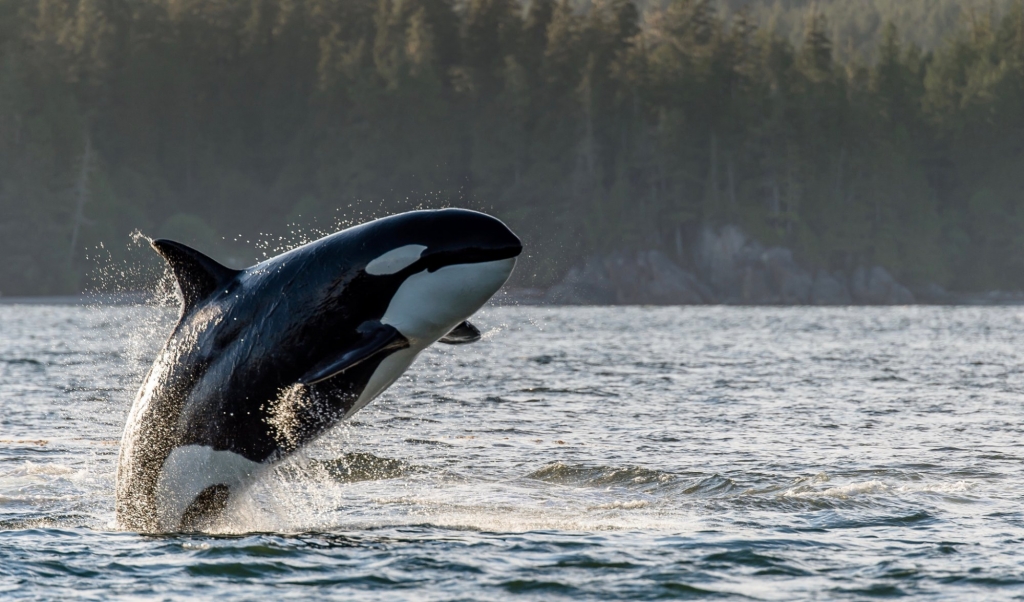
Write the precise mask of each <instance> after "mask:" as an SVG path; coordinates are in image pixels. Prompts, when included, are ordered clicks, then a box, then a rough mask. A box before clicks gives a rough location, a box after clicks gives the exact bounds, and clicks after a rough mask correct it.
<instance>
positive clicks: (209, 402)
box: [117, 209, 522, 531]
mask: <svg viewBox="0 0 1024 602" xmlns="http://www.w3.org/2000/svg"><path fill="white" fill-rule="evenodd" d="M413 244H415V245H423V246H425V247H426V250H425V251H424V252H423V254H422V256H421V257H420V258H419V259H418V260H417V261H416V262H415V263H413V264H411V265H409V266H407V267H405V268H404V269H402V270H401V271H399V272H397V273H394V274H390V275H371V274H368V273H367V272H366V271H365V268H366V266H367V264H368V263H369V262H370V261H372V260H374V259H376V258H378V257H380V256H381V255H383V254H385V253H387V252H388V251H391V250H393V249H396V248H399V247H402V246H405V245H413ZM152 246H153V247H154V248H155V249H156V250H157V252H159V253H160V254H161V255H162V256H163V257H164V258H165V259H166V260H167V262H168V264H169V265H170V267H171V270H172V271H173V273H174V276H175V278H176V279H177V282H178V285H179V289H180V292H181V295H182V298H183V307H182V313H181V317H180V319H179V321H178V323H177V324H176V325H175V327H174V330H173V331H172V333H171V335H170V338H169V339H168V341H167V343H166V344H165V345H164V347H163V349H162V350H161V352H160V353H159V355H158V357H157V359H156V361H155V362H154V365H153V368H152V369H151V370H150V373H149V375H148V376H147V378H146V381H145V383H144V384H143V387H142V389H141V390H140V392H139V397H138V398H137V400H136V403H135V407H133V410H132V416H130V417H129V423H128V425H127V426H126V430H125V435H124V439H123V441H122V448H121V457H120V459H119V464H118V475H117V520H118V522H119V523H120V524H121V525H122V526H123V527H125V528H128V529H132V530H138V531H153V530H155V528H156V524H155V521H156V518H155V515H156V500H155V499H154V498H155V489H156V482H157V478H158V476H159V473H160V469H161V467H162V465H163V462H164V460H165V459H166V458H167V456H168V454H169V453H170V452H171V450H173V449H174V448H176V447H179V446H182V445H189V444H195V445H202V446H208V447H211V448H212V449H214V450H228V451H231V452H234V453H236V454H239V455H241V456H243V457H245V458H247V459H249V460H252V461H253V462H258V463H269V462H273V461H275V460H277V459H279V458H282V457H284V456H285V455H287V454H289V453H291V452H293V451H295V450H296V449H298V448H299V447H301V446H302V445H303V444H305V443H307V442H309V441H310V440H312V439H314V438H315V437H317V436H318V435H320V434H321V433H323V432H324V431H325V430H326V429H328V428H330V427H331V426H333V425H334V424H335V423H337V421H338V420H340V418H341V417H343V416H344V415H345V413H346V412H347V411H348V410H350V409H351V408H352V406H353V404H354V403H355V401H356V400H357V399H358V397H359V394H360V393H361V392H362V390H363V388H364V387H365V386H366V384H367V382H368V381H369V379H370V377H371V375H372V374H373V373H374V371H375V370H376V368H377V367H378V366H379V364H380V363H381V361H383V360H384V359H385V358H386V357H387V356H388V355H390V354H391V353H394V352H395V351H396V350H398V349H402V348H404V347H407V346H408V344H409V343H408V341H406V340H405V338H404V337H403V336H402V335H401V333H399V332H398V331H397V330H396V329H395V328H393V327H392V326H389V325H385V324H382V323H381V322H380V319H381V318H382V317H383V315H384V312H385V311H386V310H387V308H388V305H389V303H390V301H391V299H392V297H393V296H394V295H395V293H396V292H397V290H398V288H399V287H400V286H401V285H402V283H403V282H404V281H405V280H406V278H408V277H409V276H411V275H413V274H416V273H418V272H421V271H423V270H428V271H435V270H437V269H439V268H442V267H445V266H448V265H455V264H467V263H479V262H487V261H495V260H499V259H507V258H512V257H516V256H518V255H519V254H520V252H521V251H522V243H521V242H520V240H519V239H518V238H517V237H516V236H515V234H513V233H512V232H511V231H510V230H509V229H508V227H506V226H505V225H504V224H503V223H502V222H500V221H499V220H497V219H495V218H493V217H490V216H487V215H484V214H482V213H477V212H474V211H468V210H463V209H443V210H437V211H414V212H409V213H404V214H400V215H395V216H391V217H387V218H383V219H379V220H375V221H372V222H368V223H366V224H362V225H360V226H356V227H353V228H349V229H347V230H343V231H341V232H338V233H336V234H333V235H330V236H327V237H325V238H322V239H320V240H318V241H315V242H312V243H309V244H307V245H304V246H301V247H298V248H296V249H294V250H292V251H289V252H287V253H284V254H281V255H279V256H277V257H274V258H272V259H269V260H267V261H264V262H262V263H260V264H257V265H255V266H253V267H251V268H248V269H245V270H232V269H229V268H226V267H224V266H222V265H220V264H218V263H217V262H215V261H214V260H212V259H210V258H209V257H206V256H205V255H203V254H201V253H199V252H198V251H195V250H193V249H190V248H188V247H186V246H184V245H181V244H179V243H175V242H172V241H167V240H154V241H153V242H152ZM479 336H480V334H479V331H477V330H476V329H475V327H473V326H472V325H471V324H469V323H468V322H464V323H463V324H461V325H459V326H458V327H456V328H455V329H454V330H453V331H452V332H451V333H449V335H448V336H446V337H445V338H444V339H442V340H441V342H446V343H449V344H462V343H470V342H473V341H475V340H477V339H478V338H479ZM297 385H301V387H299V388H298V389H299V390H300V394H301V395H302V401H301V402H300V403H294V404H292V406H291V409H290V414H289V418H290V420H289V421H288V424H287V425H286V427H287V428H286V429H285V430H286V431H287V432H286V433H282V427H281V425H280V424H278V425H277V426H276V427H275V425H274V423H275V416H274V414H273V412H274V408H275V407H277V406H275V402H277V403H278V404H279V400H280V398H281V396H282V393H283V392H285V391H286V390H289V389H290V388H295V387H296V386H297ZM147 390H148V391H149V393H147ZM146 397H148V404H140V401H142V400H143V398H146ZM199 497H200V498H203V500H207V499H208V500H213V502H211V504H212V506H211V509H213V510H215V509H217V508H218V507H220V506H223V503H224V500H225V499H226V497H227V495H226V493H225V492H224V490H223V488H222V489H220V490H212V488H211V490H208V491H204V492H203V495H201V496H199ZM200 501H202V500H200ZM202 510H203V509H202V508H200V509H198V510H197V509H196V508H189V510H188V511H187V512H186V519H187V518H188V517H189V516H193V515H202V514H203V512H202ZM186 522H187V521H186ZM188 526H189V525H187V524H183V527H185V528H187V527H188Z"/></svg>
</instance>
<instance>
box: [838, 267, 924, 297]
mask: <svg viewBox="0 0 1024 602" xmlns="http://www.w3.org/2000/svg"><path fill="white" fill-rule="evenodd" d="M850 294H851V295H852V296H853V300H854V301H856V302H857V303H861V304H863V305H909V304H911V303H914V295H913V293H911V292H910V291H909V290H908V289H907V287H905V286H903V285H902V284H900V283H899V282H896V279H895V278H893V277H892V275H891V274H889V272H888V271H887V270H886V269H885V268H883V267H881V266H877V265H876V266H875V267H873V268H871V269H865V268H857V269H856V270H854V271H853V274H851V275H850Z"/></svg>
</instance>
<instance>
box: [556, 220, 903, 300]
mask: <svg viewBox="0 0 1024 602" xmlns="http://www.w3.org/2000/svg"><path fill="white" fill-rule="evenodd" d="M693 258H694V263H695V264H696V266H697V275H695V274H694V273H692V272H689V271H687V270H685V269H683V268H682V267H680V266H679V265H678V264H677V263H676V262H674V261H672V260H671V259H669V258H668V257H667V256H666V255H665V254H664V253H662V252H660V251H655V250H648V251H637V252H632V253H626V252H616V253H612V254H610V255H607V256H591V257H589V258H587V259H586V261H584V262H583V263H582V264H581V265H579V266H576V267H574V268H572V269H571V270H569V272H568V273H567V274H566V275H565V277H564V278H563V279H562V281H561V282H559V283H558V284H556V285H554V286H552V287H551V288H549V289H548V291H547V293H546V294H545V295H544V298H543V302H545V303H552V304H558V305H702V304H707V303H726V304H732V305H851V304H862V305H903V304H909V303H914V302H915V299H914V295H913V294H912V293H911V292H910V291H909V290H908V289H907V288H906V287H904V286H903V285H901V284H900V283H899V282H897V281H896V280H895V279H894V278H893V277H892V275H891V274H889V272H888V271H886V269H885V268H883V267H880V266H874V267H871V268H863V267H861V268H857V269H856V270H854V271H853V272H852V273H851V274H850V275H849V277H848V276H847V275H846V274H844V273H842V272H829V271H826V270H818V271H817V272H815V273H814V274H812V273H811V272H809V271H808V270H806V269H805V268H803V267H801V266H800V265H799V264H797V262H796V261H795V260H794V259H793V253H792V251H790V250H789V249H786V248H783V247H768V248H765V247H764V246H762V245H761V243H759V242H757V241H756V240H751V239H748V238H747V236H746V235H745V234H744V233H743V232H742V231H741V230H740V229H739V228H737V227H735V226H725V227H723V228H721V229H719V230H718V231H715V230H713V229H711V228H706V229H705V230H704V231H703V232H701V234H700V236H699V237H698V238H697V244H696V246H695V249H694V253H693Z"/></svg>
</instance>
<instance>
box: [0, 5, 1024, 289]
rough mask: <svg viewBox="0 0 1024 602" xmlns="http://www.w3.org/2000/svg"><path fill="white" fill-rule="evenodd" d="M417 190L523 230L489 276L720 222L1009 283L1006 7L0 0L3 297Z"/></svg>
mask: <svg viewBox="0 0 1024 602" xmlns="http://www.w3.org/2000/svg"><path fill="white" fill-rule="evenodd" d="M445 205H458V206H467V207H472V208H478V209H481V210H485V211H489V212H491V213H494V214H496V215H498V216H500V217H502V218H503V219H505V220H507V221H508V222H509V223H510V225H511V226H512V227H513V228H514V229H515V230H516V231H517V232H519V233H521V234H522V235H523V237H524V239H525V240H526V242H527V244H528V253H529V256H528V257H526V259H525V261H524V265H523V266H522V269H520V270H518V271H517V272H516V275H515V277H514V278H515V284H516V285H518V286H533V287H541V286H546V285H548V284H551V283H552V282H554V281H555V280H557V279H558V278H559V277H560V276H561V274H562V273H563V272H564V271H565V270H566V269H567V268H568V267H569V266H570V265H571V264H572V263H574V262H575V261H577V260H578V259H579V258H580V257H583V256H585V255H587V254H589V253H606V252H609V251H615V250H633V249H659V250H662V251H665V252H667V253H671V255H672V257H673V258H674V259H676V260H677V261H679V262H680V263H682V264H683V265H684V266H685V265H686V263H687V261H688V254H689V253H690V249H691V244H690V241H692V240H693V239H694V236H695V233H696V232H698V231H699V230H700V229H701V228H702V227H705V226H707V225H713V226H720V225H723V224H736V225H738V226H739V227H741V228H742V229H743V230H745V231H746V232H748V233H749V234H750V235H751V236H754V237H756V238H757V239H759V240H761V241H763V242H764V243H765V244H773V245H782V246H786V247H788V248H790V249H792V250H793V251H794V254H795V256H796V258H797V259H798V260H799V261H800V262H801V263H802V264H804V265H807V266H810V267H812V268H813V267H819V268H826V269H829V270H851V269H853V268H855V267H857V266H861V265H865V266H866V265H882V266H884V267H886V268H888V270H890V271H891V272H892V273H893V274H894V275H896V277H897V278H899V279H900V280H901V281H903V282H905V283H908V284H911V285H915V284H917V285H923V284H926V283H936V284H939V285H942V286H945V287H948V288H951V289H953V290H961V291H973V290H985V289H993V288H1003V289H1018V288H1022V287H1024V7H1022V4H1021V2H1020V1H1018V0H996V1H993V2H977V3H972V2H957V1H954V0H888V1H883V0H863V1H857V2H851V1H848V0H818V1H817V2H806V1H801V0H779V1H777V2H759V1H755V0H722V1H721V2H712V1H701V0H673V1H668V2H665V1H661V0H658V1H649V2H643V3H639V4H635V3H632V2H629V1H626V0H611V1H596V0H595V1H591V2H553V1H551V0H531V1H529V2H527V3H520V2H517V1H515V0H467V1H450V0H344V1H338V0H333V1H329V0H280V1H269V0H131V1H127V0H79V1H77V2H76V1H73V0H0V293H2V294H4V295H17V294H55V293H67V292H74V291H78V290H82V289H83V288H84V287H87V286H89V280H90V276H89V274H90V272H94V271H95V266H96V261H97V260H96V259H95V257H96V256H97V255H99V256H101V257H104V259H102V261H103V262H107V263H108V264H109V263H110V262H113V263H114V264H118V262H124V261H125V260H126V258H127V259H128V260H129V261H134V259H131V258H130V256H129V255H128V253H129V247H128V242H129V235H130V233H131V232H132V231H133V230H136V229H139V230H141V231H142V232H143V233H145V234H148V235H155V236H167V237H173V238H177V239H180V240H183V241H186V242H189V243H192V244H195V245H197V246H198V247H199V248H200V249H202V250H204V251H208V252H210V254H212V255H213V256H215V257H217V258H219V259H221V260H224V261H227V262H229V263H234V264H236V265H239V264H244V263H246V262H248V261H250V260H252V259H254V258H256V257H257V253H256V252H255V250H254V249H255V242H256V241H257V240H264V241H266V240H276V238H277V237H278V236H289V232H293V231H296V230H305V231H312V230H316V229H319V230H325V231H330V230H333V229H334V227H335V225H336V223H337V222H338V221H339V220H340V221H351V220H353V219H355V220H359V219H364V218H366V217H369V216H372V215H379V214H384V213H390V212H394V211H399V210H404V209H409V208H412V207H417V206H424V207H432V206H445ZM292 224H294V226H293V225H292ZM246 241H250V242H246ZM101 243H103V249H97V246H98V245H100V244H101ZM132 257H134V256H132Z"/></svg>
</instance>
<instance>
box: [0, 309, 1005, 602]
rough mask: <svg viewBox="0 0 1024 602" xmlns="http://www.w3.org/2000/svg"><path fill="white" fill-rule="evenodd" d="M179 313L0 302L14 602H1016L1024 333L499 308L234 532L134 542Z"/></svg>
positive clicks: (274, 490)
mask: <svg viewBox="0 0 1024 602" xmlns="http://www.w3.org/2000/svg"><path fill="white" fill-rule="evenodd" d="M171 319H172V316H171V315H170V312H169V310H166V309H159V308H147V307H105V308H82V307H56V306H5V307H0V598H17V597H26V598H57V597H64V596H68V595H71V594H72V593H74V594H77V595H79V596H92V597H95V598H112V597H117V596H124V597H136V596H154V597H159V598H179V599H189V598H195V597H203V598H212V597H226V598H246V599H255V598H258V597H261V596H262V597H265V599H277V598H281V597H286V596H294V597H300V598H309V597H320V598H330V597H333V598H338V599H347V598H352V597H360V598H364V599H376V598H380V599H396V598H399V599H408V598H418V599H466V600H480V599H506V598H508V597H509V596H510V595H511V594H514V595H517V596H518V597H520V598H522V599H538V600H551V599H557V598H591V599H597V598H600V599H610V598H630V599H647V598H700V597H728V596H735V597H746V598H752V599H767V600H791V599H797V598H811V599H843V598H849V599H859V598H865V597H875V596H901V595H907V596H918V597H931V598H935V599H956V598H958V599H968V598H973V599H981V598H984V599H996V598H1012V597H1015V596H1022V595H1024V548H1022V546H1021V544H1022V543H1024V514H1022V511H1021V498H1022V493H1024V491H1022V489H1024V488H1022V484H1024V462H1022V459H1024V448H1022V427H1021V424H1022V423H1024V420H1022V418H1024V416H1022V414H1024V410H1022V408H1024V403H1022V401H1024V309H1018V308H892V309H886V308H857V309H792V308H787V309H768V308H662V309H647V308H600V309H599V308H582V309H551V308H492V309H488V310H486V311H485V312H483V314H482V315H480V316H478V317H477V318H476V320H475V321H476V322H477V323H478V324H479V325H480V326H481V327H482V329H483V330H485V340H484V341H482V342H481V343H479V344H476V345H472V346H468V347H443V346H442V347H439V348H436V349H429V350H428V351H427V352H425V353H424V354H423V356H421V358H420V360H419V361H418V362H417V364H416V365H415V366H414V367H413V369H412V370H411V371H410V373H409V374H408V375H406V376H405V377H404V378H403V379H401V380H400V381H399V382H398V383H396V385H395V386H394V387H392V388H391V389H390V390H389V391H388V392H387V393H386V394H385V395H384V396H383V397H382V398H381V399H378V400H377V401H376V402H375V403H374V404H373V405H371V406H370V407H369V408H367V409H365V410H363V411H362V412H360V413H359V414H357V415H356V417H355V421H354V422H351V423H350V424H348V425H346V426H344V427H341V428H338V429H336V430H335V431H333V432H331V433H330V434H328V435H327V436H326V437H324V438H323V439H322V440H321V441H319V442H318V443H317V444H316V445H315V446H314V447H313V448H312V449H310V450H308V452H307V453H306V454H304V455H303V456H302V457H299V458H295V459H294V460H293V461H292V462H289V463H288V464H287V465H285V466H282V467H281V468H280V469H278V470H277V471H276V472H274V473H273V474H271V475H269V476H268V477H267V478H266V479H265V480H263V481H261V482H260V483H258V484H257V485H256V487H255V488H254V490H253V496H252V498H251V499H250V500H248V501H247V502H245V503H242V504H239V505H237V506H236V507H234V508H232V512H231V517H232V518H231V521H230V525H229V526H228V527H227V531H228V532H227V533H222V534H217V535H212V534H211V535H197V534H189V535H168V536H159V537H157V536H140V535H138V534H134V533H127V532H120V531H118V530H117V529H116V527H115V525H114V523H113V518H114V469H115V462H116V458H117V450H118V442H119V441H118V440H119V438H120V432H121V428H122V425H123V421H124V418H125V415H126V413H127V409H128V406H129V404H130V402H131V399H132V397H133V395H134V392H135V389H136V388H137V386H138V384H139V383H140V382H141V379H142V376H143V374H144V372H145V370H146V369H147V368H148V366H149V363H150V361H151V359H152V356H153V353H154V352H155V350H156V348H157V347H158V346H159V345H160V344H161V343H162V340H163V337H164V336H165V334H166V332H167V331H168V329H169V327H170V323H171Z"/></svg>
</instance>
